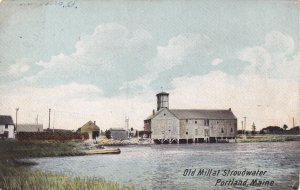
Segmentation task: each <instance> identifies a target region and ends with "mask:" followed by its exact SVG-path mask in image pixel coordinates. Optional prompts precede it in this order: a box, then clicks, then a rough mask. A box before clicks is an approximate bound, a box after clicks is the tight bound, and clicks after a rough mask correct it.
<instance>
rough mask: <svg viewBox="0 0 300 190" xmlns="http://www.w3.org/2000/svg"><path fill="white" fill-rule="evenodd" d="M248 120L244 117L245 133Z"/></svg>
mask: <svg viewBox="0 0 300 190" xmlns="http://www.w3.org/2000/svg"><path fill="white" fill-rule="evenodd" d="M246 119H247V117H244V130H245V133H246Z"/></svg>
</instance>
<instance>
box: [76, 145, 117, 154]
mask: <svg viewBox="0 0 300 190" xmlns="http://www.w3.org/2000/svg"><path fill="white" fill-rule="evenodd" d="M81 151H82V152H83V153H84V154H85V155H93V154H120V153H121V150H120V149H119V148H104V147H103V146H101V145H95V144H84V146H82V147H81Z"/></svg>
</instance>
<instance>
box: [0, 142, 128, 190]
mask: <svg viewBox="0 0 300 190" xmlns="http://www.w3.org/2000/svg"><path fill="white" fill-rule="evenodd" d="M77 147H78V142H65V143H62V142H16V141H0V189H12V190H19V189H20V190H26V189H33V190H35V189H51V190H52V189H53V190H56V189H57V190H65V189H66V190H69V189H70V190H77V189H78V190H84V189H88V190H93V189H99V190H121V189H134V188H133V187H132V186H128V187H127V186H121V185H119V184H117V183H115V182H108V181H105V180H104V179H103V178H79V177H76V178H70V177H66V176H63V175H56V174H51V173H44V172H39V171H31V170H30V168H28V166H30V165H32V164H34V163H30V162H26V161H19V159H26V158H34V157H53V156H75V155H82V152H80V150H79V149H78V148H77Z"/></svg>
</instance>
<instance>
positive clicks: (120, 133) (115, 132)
mask: <svg viewBox="0 0 300 190" xmlns="http://www.w3.org/2000/svg"><path fill="white" fill-rule="evenodd" d="M109 131H110V135H111V138H112V139H115V140H126V139H128V131H127V130H125V129H122V128H110V129H109Z"/></svg>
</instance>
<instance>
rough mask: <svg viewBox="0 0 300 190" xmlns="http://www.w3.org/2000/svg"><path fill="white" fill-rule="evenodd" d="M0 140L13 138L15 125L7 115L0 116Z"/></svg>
mask: <svg viewBox="0 0 300 190" xmlns="http://www.w3.org/2000/svg"><path fill="white" fill-rule="evenodd" d="M0 138H15V124H14V122H13V119H12V117H11V116H9V115H0Z"/></svg>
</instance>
